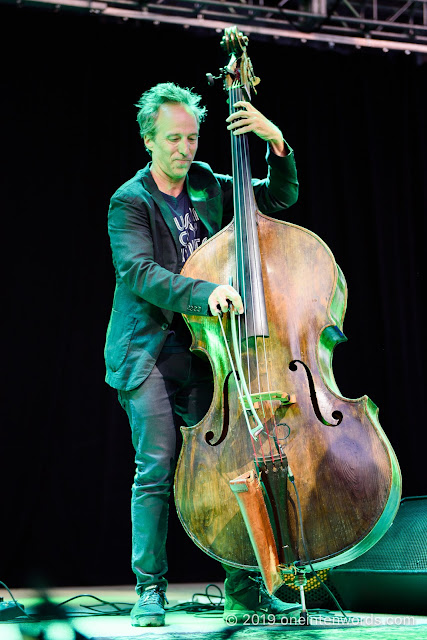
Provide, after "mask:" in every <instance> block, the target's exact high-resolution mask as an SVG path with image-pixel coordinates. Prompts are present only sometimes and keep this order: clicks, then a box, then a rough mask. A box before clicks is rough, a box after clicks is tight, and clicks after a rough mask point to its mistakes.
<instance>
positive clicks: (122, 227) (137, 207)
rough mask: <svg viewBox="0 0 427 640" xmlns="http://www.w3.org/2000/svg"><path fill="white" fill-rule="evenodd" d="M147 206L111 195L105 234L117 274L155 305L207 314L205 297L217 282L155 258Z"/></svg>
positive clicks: (143, 203)
mask: <svg viewBox="0 0 427 640" xmlns="http://www.w3.org/2000/svg"><path fill="white" fill-rule="evenodd" d="M149 206H150V205H149V204H148V202H144V200H143V199H142V198H139V197H137V198H135V197H129V196H127V195H126V194H125V193H121V192H120V190H119V192H118V193H116V194H114V196H113V197H112V198H111V202H110V208H109V212H108V233H109V236H110V242H111V249H112V253H113V262H114V266H115V268H116V271H117V273H118V275H119V277H120V278H121V280H122V281H123V282H124V283H125V284H126V285H127V287H128V288H129V289H130V291H131V292H132V293H133V294H134V295H135V296H138V297H140V298H142V299H144V300H146V301H147V302H149V303H151V304H153V305H155V306H157V307H161V308H162V309H168V310H170V311H175V312H179V313H191V314H194V315H209V310H208V298H209V296H210V294H211V293H212V291H213V290H214V289H215V288H216V287H217V286H218V285H217V284H214V283H211V282H206V281H204V280H195V279H192V278H187V277H185V276H182V275H179V274H175V273H173V272H172V271H170V270H168V269H166V268H164V267H162V266H161V265H160V264H159V263H158V262H156V261H155V259H154V246H153V236H152V232H151V228H150V215H149ZM153 206H155V205H153ZM170 242H171V243H172V239H171V240H170ZM173 251H176V249H175V248H174V247H173Z"/></svg>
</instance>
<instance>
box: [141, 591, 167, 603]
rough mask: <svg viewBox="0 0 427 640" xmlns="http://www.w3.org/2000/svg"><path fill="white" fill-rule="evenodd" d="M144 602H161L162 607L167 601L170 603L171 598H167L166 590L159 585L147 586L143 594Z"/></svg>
mask: <svg viewBox="0 0 427 640" xmlns="http://www.w3.org/2000/svg"><path fill="white" fill-rule="evenodd" d="M142 602H143V603H144V604H161V606H162V607H163V606H164V604H165V603H166V604H169V600H168V599H167V598H166V594H165V592H164V591H163V589H160V588H159V587H157V586H156V587H147V589H146V590H145V591H144V593H143V594H142Z"/></svg>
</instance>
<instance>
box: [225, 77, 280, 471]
mask: <svg viewBox="0 0 427 640" xmlns="http://www.w3.org/2000/svg"><path fill="white" fill-rule="evenodd" d="M242 99H243V95H242V91H241V88H240V87H232V88H231V95H230V112H232V110H233V106H234V103H235V102H237V101H238V100H242ZM232 151H233V154H232V155H233V156H235V158H233V162H234V161H235V164H237V165H238V166H239V167H240V169H241V171H235V172H234V175H235V179H236V178H237V179H236V180H235V194H236V202H235V210H236V211H235V214H236V218H237V216H239V223H238V225H236V249H237V250H236V254H237V269H238V270H239V268H240V260H239V257H238V256H239V252H240V256H243V245H244V240H245V241H246V246H247V247H249V241H250V240H252V246H255V244H256V239H255V236H254V234H255V233H257V230H256V225H254V224H252V225H251V226H250V229H249V231H248V225H247V223H246V220H245V218H244V216H243V213H242V212H243V211H248V210H249V208H253V209H254V212H253V213H254V215H255V201H254V198H253V191H252V182H251V171H250V161H249V145H248V139H247V135H246V134H242V135H240V136H232ZM235 168H236V167H235ZM237 227H238V228H239V231H240V234H239V233H237ZM243 234H245V238H243ZM249 234H251V236H249ZM239 243H240V244H239ZM242 266H243V267H244V262H243V265H242ZM242 275H243V274H242ZM248 276H249V285H248V286H249V289H250V294H251V297H252V293H253V290H254V284H253V281H254V278H253V277H252V272H251V261H249V273H248ZM237 277H238V282H240V283H241V284H242V286H243V289H244V290H243V298H244V300H247V295H246V294H247V293H248V292H247V291H246V289H245V288H246V279H245V278H244V277H242V278H239V272H238V276H237ZM255 282H256V286H258V287H259V286H260V283H259V282H258V280H257V279H255ZM238 320H239V340H240V339H241V333H242V330H241V323H242V322H243V324H244V332H245V338H246V344H248V336H247V324H246V323H245V322H244V320H243V318H239V319H238ZM261 337H262V353H263V356H264V361H265V371H266V382H267V397H268V400H267V401H265V400H262V399H260V406H261V412H262V414H263V417H264V419H263V420H262V422H263V424H264V429H265V432H266V434H267V436H268V439H267V442H268V448H269V450H270V455H271V456H273V452H272V446H271V438H273V436H272V435H271V434H270V433H269V428H268V426H267V417H266V411H265V407H264V405H265V404H266V403H269V405H270V411H271V416H272V420H273V425H274V432H275V436H276V437H275V438H273V440H274V441H275V444H276V448H277V450H278V453H279V456H280V458H281V459H282V454H281V450H280V448H279V446H278V429H277V422H276V417H275V414H274V407H273V403H272V396H271V386H270V375H269V367H268V358H267V346H266V340H265V336H264V335H263V336H261ZM257 342H258V339H257V337H254V345H255V368H256V372H257V373H256V375H257V383H258V392H259V393H261V379H260V366H259V358H260V356H259V353H258V344H257ZM246 355H247V358H246V359H247V362H246V367H247V380H248V386H249V391H250V393H252V390H251V376H250V370H251V368H250V354H249V349H247V350H246ZM242 364H243V363H242ZM260 445H261V454H262V457H263V459H264V462H265V454H264V448H263V445H262V442H261V443H260Z"/></svg>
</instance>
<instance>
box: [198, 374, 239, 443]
mask: <svg viewBox="0 0 427 640" xmlns="http://www.w3.org/2000/svg"><path fill="white" fill-rule="evenodd" d="M232 373H233V372H232V371H230V373H229V374H228V375H227V377H226V378H225V381H224V388H223V391H222V403H223V407H224V420H223V423H222V432H221V435H220V436H219V439H218V440H217V441H216V442H211V441H212V438H214V437H215V434H214V432H213V431H208V432H207V433H206V435H205V440H206V442H207V443H208V445H210V446H211V447H216V446H217V445H219V444H221V442H224V440H225V438H226V437H227V434H228V427H229V426H230V408H229V406H228V379H229V377H230V376H231V374H232Z"/></svg>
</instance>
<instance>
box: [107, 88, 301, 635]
mask: <svg viewBox="0 0 427 640" xmlns="http://www.w3.org/2000/svg"><path fill="white" fill-rule="evenodd" d="M200 100H201V98H200V96H198V95H197V94H195V93H194V92H192V91H190V90H188V89H183V88H181V87H179V86H177V85H175V84H173V83H162V84H158V85H156V86H154V87H152V88H151V89H149V90H148V91H146V92H145V93H144V94H143V95H142V97H141V99H140V100H139V102H138V104H137V105H136V106H137V107H138V109H139V111H138V116H137V120H138V123H139V126H140V133H141V137H142V138H143V140H144V144H145V147H146V149H147V151H148V153H149V154H150V155H151V162H150V163H149V164H148V165H147V166H146V167H145V168H144V169H142V170H140V171H138V172H137V174H136V175H135V176H134V177H133V178H132V179H131V180H129V181H128V182H126V183H125V184H124V185H122V186H121V187H120V188H119V189H118V190H117V191H116V192H115V194H114V195H113V197H112V198H111V205H110V209H109V214H108V231H109V235H110V241H111V248H112V255H113V264H114V268H115V272H116V288H115V293H114V301H113V309H112V312H111V318H110V322H109V326H108V331H107V340H106V347H105V358H106V366H107V374H106V381H107V383H108V384H109V385H111V386H112V387H114V388H115V389H117V390H118V396H119V400H120V403H121V405H122V406H123V408H124V409H125V411H126V413H127V415H128V418H129V422H130V426H131V430H132V442H133V445H134V448H135V463H136V474H135V480H134V484H133V487H132V501H131V512H132V569H133V571H134V573H135V575H136V580H137V585H136V591H137V593H138V595H139V600H138V601H137V603H136V604H135V606H134V607H133V610H132V613H131V622H132V625H134V626H140V627H143V626H150V625H152V626H160V625H163V624H164V620H165V603H166V602H167V600H166V596H165V591H166V587H167V580H166V577H165V576H166V572H167V558H166V551H165V545H166V535H167V523H168V508H169V507H168V502H169V496H170V491H171V486H172V482H173V475H174V469H175V462H176V460H175V447H176V429H177V427H178V426H179V424H182V422H181V421H182V420H183V421H184V423H185V424H186V425H188V426H192V425H194V424H196V423H197V422H199V421H200V420H201V418H202V417H203V416H204V415H205V414H206V412H207V410H208V408H209V405H210V402H211V399H212V390H213V381H212V370H211V367H210V365H209V363H207V362H205V361H204V360H201V359H200V358H199V357H198V356H197V355H194V354H192V353H191V352H190V350H189V347H190V344H191V337H190V332H189V330H188V328H187V326H186V324H185V322H184V320H183V318H182V315H181V314H183V313H189V314H191V315H205V316H207V315H211V314H212V315H219V314H220V313H221V312H222V313H226V312H227V311H228V309H229V304H231V305H233V307H234V309H235V310H236V311H237V312H238V313H243V304H242V300H241V298H240V296H239V294H238V292H237V291H236V290H235V289H234V288H233V287H231V286H229V285H226V284H219V285H218V283H212V282H206V281H203V280H194V279H191V278H186V277H184V276H182V275H180V271H181V269H182V267H183V264H184V262H185V261H186V259H187V258H188V257H189V256H190V255H191V253H192V252H193V251H194V250H195V249H196V248H197V247H199V246H200V245H202V244H203V242H204V241H205V240H206V239H208V238H210V237H211V236H213V235H214V234H215V233H217V232H218V231H219V230H220V229H221V228H223V227H224V226H226V225H227V224H228V223H229V222H230V221H231V219H232V217H233V199H232V188H233V185H232V179H231V178H230V177H229V176H224V175H220V174H215V173H213V172H212V170H211V169H210V167H209V166H208V165H207V164H205V163H202V162H194V157H195V155H196V151H197V145H198V137H199V127H200V123H201V122H202V121H203V120H204V118H205V115H206V109H205V108H204V107H202V106H200ZM236 106H237V107H238V109H237V111H235V112H234V113H233V114H232V115H230V116H229V117H228V118H227V121H228V129H229V130H230V131H231V132H232V134H233V135H236V136H239V135H241V134H243V133H248V132H254V133H255V134H256V135H258V136H259V137H260V138H262V139H263V140H265V141H266V142H267V143H268V153H267V165H268V177H267V178H266V179H264V180H254V181H253V184H254V191H255V198H256V199H257V200H258V201H259V202H260V201H262V203H263V208H262V211H263V213H265V214H267V215H271V216H273V217H281V216H282V215H283V210H285V209H287V208H288V207H289V206H291V205H292V204H293V203H295V202H296V200H297V195H298V182H297V176H296V169H295V161H294V155H293V152H292V150H291V149H290V147H289V146H288V145H287V143H286V142H285V141H284V139H283V136H282V133H281V131H280V130H279V129H278V128H277V126H275V125H274V124H273V123H272V122H270V121H269V120H268V119H267V118H266V117H265V116H263V115H262V114H261V113H260V112H259V111H258V110H257V109H255V108H254V107H253V106H252V105H251V103H248V102H243V101H242V102H237V103H236ZM224 568H225V571H226V576H227V577H226V581H225V607H224V616H225V617H227V616H229V615H233V616H234V615H235V616H236V617H237V619H238V621H239V620H242V618H243V615H244V614H249V615H250V616H251V615H253V614H255V613H258V614H260V615H262V614H265V615H272V614H273V615H276V616H277V617H278V619H280V618H281V617H282V616H284V615H286V614H288V613H289V612H291V611H292V610H295V609H297V608H298V605H290V604H286V603H283V602H282V601H281V600H279V599H278V598H276V597H275V596H270V595H269V594H268V593H267V591H266V590H265V589H264V587H263V585H262V581H261V579H260V578H258V577H257V575H256V574H253V573H250V572H248V571H244V570H242V569H235V568H231V567H227V566H225V567H224Z"/></svg>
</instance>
